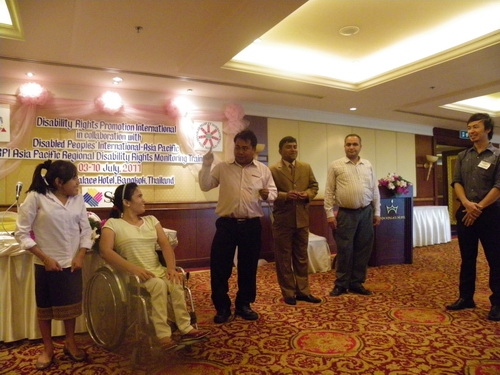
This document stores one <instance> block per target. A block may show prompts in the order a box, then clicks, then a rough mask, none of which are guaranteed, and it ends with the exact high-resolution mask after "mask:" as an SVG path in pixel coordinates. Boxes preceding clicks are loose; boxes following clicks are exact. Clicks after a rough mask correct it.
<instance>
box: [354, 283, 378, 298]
mask: <svg viewBox="0 0 500 375" xmlns="http://www.w3.org/2000/svg"><path fill="white" fill-rule="evenodd" d="M349 292H351V293H355V294H361V295H363V296H371V295H372V294H373V293H372V292H371V291H370V290H368V289H366V288H365V287H364V286H363V285H356V286H353V287H350V288H349Z"/></svg>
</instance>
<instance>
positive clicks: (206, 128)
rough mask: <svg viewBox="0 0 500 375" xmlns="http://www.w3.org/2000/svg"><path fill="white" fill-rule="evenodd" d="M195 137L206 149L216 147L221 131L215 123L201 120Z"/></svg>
mask: <svg viewBox="0 0 500 375" xmlns="http://www.w3.org/2000/svg"><path fill="white" fill-rule="evenodd" d="M196 139H197V141H198V143H199V145H200V146H201V147H203V148H206V149H207V150H208V149H209V148H216V147H217V146H218V145H219V143H220V142H221V140H222V133H221V130H220V129H219V127H218V126H217V124H214V123H213V122H209V121H206V122H203V123H201V124H200V126H198V130H197V131H196Z"/></svg>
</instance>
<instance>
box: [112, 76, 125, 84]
mask: <svg viewBox="0 0 500 375" xmlns="http://www.w3.org/2000/svg"><path fill="white" fill-rule="evenodd" d="M122 82H123V78H121V77H113V85H119V84H120V83H122Z"/></svg>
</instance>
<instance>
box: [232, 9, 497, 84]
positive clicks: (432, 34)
mask: <svg viewBox="0 0 500 375" xmlns="http://www.w3.org/2000/svg"><path fill="white" fill-rule="evenodd" d="M314 3H315V2H314V1H310V2H308V4H306V5H304V7H307V6H309V4H314ZM478 3H479V2H478ZM311 6H312V5H311ZM499 12H500V2H499V1H487V2H486V1H485V2H484V3H482V2H481V5H479V6H478V7H475V8H474V9H473V10H472V11H469V12H465V13H462V14H460V15H459V16H454V17H452V18H450V19H448V20H445V21H444V22H442V23H441V24H440V25H439V26H437V27H429V28H427V29H426V30H425V31H423V32H420V33H415V34H413V35H411V36H410V37H409V38H406V39H399V40H398V39H397V38H395V39H394V43H392V44H389V45H386V46H385V48H384V47H382V48H379V49H378V51H377V52H375V53H371V54H366V55H364V56H359V57H357V58H356V60H357V61H358V62H357V63H353V61H352V57H351V56H348V57H347V58H346V57H344V54H331V53H328V52H325V51H322V50H320V49H316V48H315V47H314V46H313V45H307V44H302V45H300V44H299V45H296V44H295V43H292V42H291V41H286V40H284V41H280V42H273V39H272V38H269V40H267V39H266V40H264V42H263V43H252V44H250V45H249V46H247V47H246V48H245V49H243V50H242V51H240V52H239V53H238V54H237V55H236V56H234V57H233V58H232V59H231V61H229V62H228V63H226V64H225V65H224V68H226V69H232V70H236V71H240V72H247V73H254V74H262V75H268V76H273V77H285V78H289V77H293V79H295V80H299V81H301V82H306V83H312V84H318V85H322V86H328V87H336V88H340V89H347V90H354V91H360V90H362V89H365V88H367V87H371V86H374V85H376V84H379V83H381V82H385V81H387V80H388V79H394V78H395V77H396V76H400V75H403V74H408V73H409V72H412V71H414V70H422V69H424V68H427V67H429V66H434V65H436V64H437V63H439V62H442V61H449V60H451V59H453V58H456V57H459V56H463V55H464V54H465V53H468V52H471V51H474V50H477V49H479V48H485V47H487V46H491V45H493V44H495V43H498V40H499V37H498V35H499V34H498V30H499V29H498V19H497V18H498V16H497V15H498V14H499ZM287 22H288V19H285V20H284V21H283V22H281V23H279V24H278V25H277V26H275V28H273V29H271V30H269V31H268V33H266V34H264V38H265V37H266V35H272V33H278V32H279V31H280V28H285V26H282V25H283V24H286V23H287ZM463 25H474V27H470V28H464V26H463ZM357 31H359V30H358V27H357V26H353V25H350V26H345V27H343V28H341V29H340V30H339V33H340V34H341V35H346V36H353V35H355V33H356V32H357ZM412 64H415V65H413V66H412ZM332 67H334V68H332Z"/></svg>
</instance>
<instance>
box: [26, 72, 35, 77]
mask: <svg viewBox="0 0 500 375" xmlns="http://www.w3.org/2000/svg"><path fill="white" fill-rule="evenodd" d="M26 76H27V77H30V78H31V77H34V76H35V73H33V72H27V73H26Z"/></svg>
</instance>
